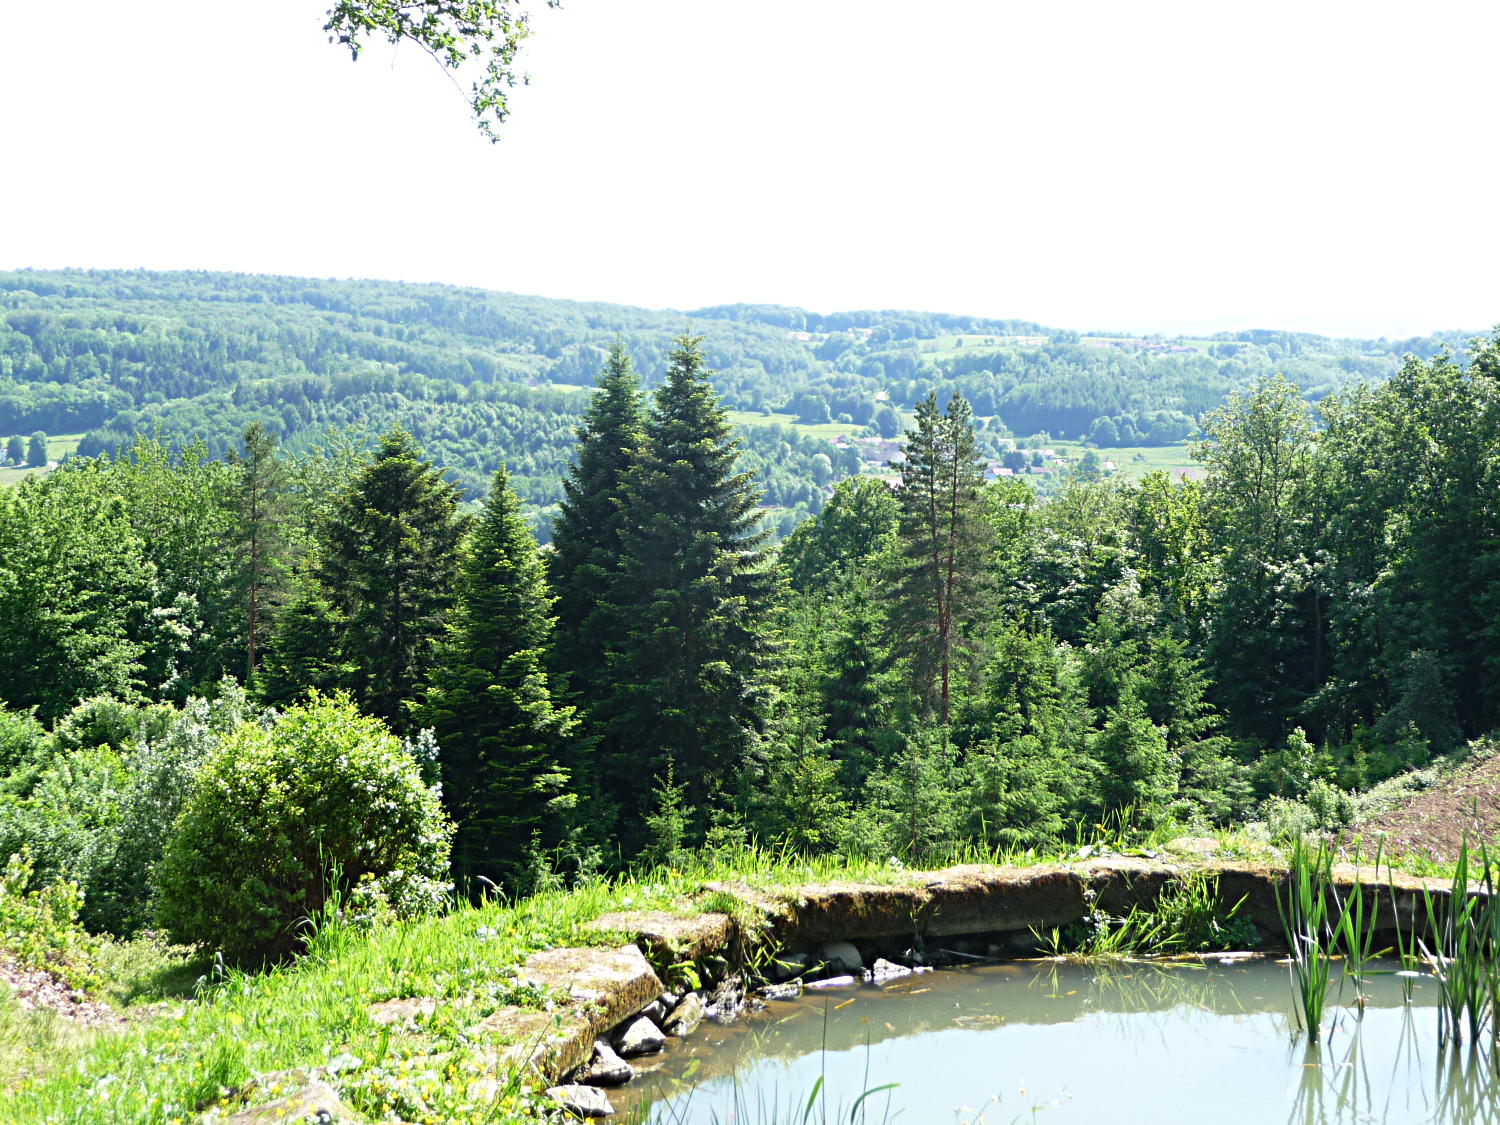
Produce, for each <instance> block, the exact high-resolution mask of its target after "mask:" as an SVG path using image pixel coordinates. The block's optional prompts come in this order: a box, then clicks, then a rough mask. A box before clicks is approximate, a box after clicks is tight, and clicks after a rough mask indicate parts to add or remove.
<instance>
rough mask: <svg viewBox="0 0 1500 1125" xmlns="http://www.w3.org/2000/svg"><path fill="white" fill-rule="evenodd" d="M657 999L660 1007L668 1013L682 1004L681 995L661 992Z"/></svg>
mask: <svg viewBox="0 0 1500 1125" xmlns="http://www.w3.org/2000/svg"><path fill="white" fill-rule="evenodd" d="M657 999H658V1000H660V1001H661V1002H662V1006H663V1007H664V1008H666V1009H667V1011H669V1012H670V1011H671V1010H672V1009H673V1008H675V1007H677V1005H678V1004H679V1003H681V1002H682V993H680V992H663V993H662V994H661V995H660V996H658V997H657Z"/></svg>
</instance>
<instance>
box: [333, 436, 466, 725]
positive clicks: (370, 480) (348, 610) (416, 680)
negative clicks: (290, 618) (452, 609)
mask: <svg viewBox="0 0 1500 1125" xmlns="http://www.w3.org/2000/svg"><path fill="white" fill-rule="evenodd" d="M466 525H467V520H466V519H465V518H464V517H463V516H462V515H461V514H460V513H459V510H458V490H457V489H456V488H455V487H454V486H453V485H451V484H449V483H448V482H447V481H445V480H444V479H443V475H442V473H441V472H440V471H439V470H438V469H437V468H435V467H434V466H433V465H432V464H431V462H428V461H425V460H423V458H422V451H421V449H420V448H419V447H418V446H417V443H416V441H415V440H414V439H413V438H412V436H411V435H410V434H408V433H406V432H405V431H404V430H401V429H395V430H392V431H391V432H390V433H388V434H386V435H385V436H384V437H383V438H381V439H380V444H379V446H378V447H377V448H376V451H375V456H374V457H373V458H372V459H371V460H370V461H369V463H368V464H366V465H365V466H364V467H363V468H362V469H360V471H359V472H358V473H357V474H355V477H354V479H353V480H352V481H351V482H350V485H349V487H348V488H347V489H346V490H345V491H344V493H343V494H342V495H341V496H340V497H339V498H338V501H337V502H336V504H335V505H334V510H333V513H332V515H331V517H330V519H329V521H328V526H327V528H326V530H325V533H324V536H323V539H324V542H323V543H322V544H321V549H320V550H319V573H318V577H319V579H320V581H321V583H322V585H323V587H324V589H325V590H326V591H327V593H328V596H329V600H330V601H331V602H332V603H333V605H334V606H335V607H336V609H337V610H338V611H339V613H340V615H341V617H342V619H343V636H342V645H341V646H340V647H341V650H342V651H341V655H342V657H343V663H344V665H345V667H346V668H347V676H348V682H347V683H344V684H342V685H341V686H344V687H347V688H349V690H350V691H352V692H353V694H354V697H355V698H356V699H357V700H359V702H360V704H361V705H362V706H363V707H364V708H365V709H366V710H367V711H370V712H371V713H373V714H375V715H379V716H380V717H381V718H382V719H385V720H386V722H388V723H390V724H391V726H392V727H393V728H394V729H396V730H398V731H401V730H407V729H409V727H410V722H409V718H410V717H409V715H408V710H409V709H410V707H411V706H412V705H413V704H414V703H415V702H416V701H417V700H418V699H420V697H421V694H422V691H423V689H424V687H425V685H426V678H427V668H428V665H429V663H430V661H431V658H432V651H433V648H434V646H435V645H436V644H437V641H438V639H439V638H440V637H441V636H442V632H443V628H444V624H445V617H446V614H447V612H448V609H449V606H450V605H451V604H452V600H453V583H454V578H455V576H456V572H457V565H458V550H459V544H460V542H461V540H462V539H463V535H464V531H465V528H466Z"/></svg>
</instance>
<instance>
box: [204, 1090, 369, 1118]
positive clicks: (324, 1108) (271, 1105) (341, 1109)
mask: <svg viewBox="0 0 1500 1125" xmlns="http://www.w3.org/2000/svg"><path fill="white" fill-rule="evenodd" d="M204 1120H205V1122H207V1121H208V1120H209V1119H207V1118H205V1119H204ZM212 1120H213V1121H214V1125H293V1123H296V1125H305V1123H306V1122H308V1121H310V1120H316V1121H322V1122H327V1123H328V1125H363V1122H364V1118H363V1117H361V1116H360V1115H359V1114H357V1113H355V1112H354V1111H353V1110H352V1109H350V1108H349V1107H348V1106H346V1105H345V1104H344V1103H343V1101H341V1100H340V1098H339V1096H338V1094H337V1093H335V1092H334V1090H333V1087H331V1086H329V1085H328V1084H327V1083H326V1082H310V1083H308V1084H307V1085H306V1086H303V1087H302V1088H301V1089H300V1090H297V1091H296V1092H294V1093H291V1094H288V1095H287V1096H286V1097H283V1098H277V1099H276V1100H275V1101H273V1102H266V1103H265V1104H264V1105H258V1106H252V1107H251V1108H249V1109H245V1110H241V1111H240V1112H238V1113H235V1114H232V1115H230V1116H228V1117H218V1118H214V1119H212Z"/></svg>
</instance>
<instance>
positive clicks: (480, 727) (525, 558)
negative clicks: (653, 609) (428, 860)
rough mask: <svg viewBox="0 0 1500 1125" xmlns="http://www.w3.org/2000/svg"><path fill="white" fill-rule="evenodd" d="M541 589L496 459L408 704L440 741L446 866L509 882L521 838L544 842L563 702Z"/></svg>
mask: <svg viewBox="0 0 1500 1125" xmlns="http://www.w3.org/2000/svg"><path fill="white" fill-rule="evenodd" d="M551 606H552V595H551V594H550V592H549V591H548V589H547V584H546V580H545V578H544V576H543V570H542V562H541V559H540V557H539V555H538V552H537V548H536V542H535V541H534V540H533V539H532V537H531V532H530V530H529V529H528V527H527V525H526V521H525V519H524V518H523V517H522V515H521V504H520V501H519V500H517V499H516V495H515V493H514V492H512V491H511V488H510V481H509V478H508V476H507V475H506V471H505V470H504V469H503V468H502V469H501V470H500V471H499V472H497V473H496V474H495V479H494V483H493V485H492V486H491V488H490V495H489V500H488V503H487V504H486V506H485V510H484V514H483V516H482V517H480V520H479V523H478V525H477V526H476V527H475V529H474V533H473V536H472V537H471V539H470V541H469V543H468V545H467V547H466V550H465V552H464V557H463V562H462V564H461V570H460V575H459V580H458V588H457V604H456V606H455V610H454V614H453V620H452V623H451V625H450V626H449V629H448V635H447V639H446V641H445V643H444V644H443V646H442V648H441V649H440V652H439V657H438V664H437V667H436V669H435V670H434V672H433V678H432V686H431V688H430V690H429V691H428V693H427V699H426V702H425V704H424V705H423V707H422V708H421V709H420V711H419V715H418V717H419V719H420V721H421V722H422V724H423V725H430V726H431V727H432V728H433V730H434V732H435V733H436V735H437V739H438V745H439V746H440V747H441V751H440V756H439V762H440V764H441V769H442V780H443V799H444V801H445V802H446V803H447V805H448V810H449V813H450V815H452V817H453V819H454V821H455V822H456V823H457V825H458V832H457V836H456V837H455V840H454V847H453V867H454V872H455V874H456V875H458V876H459V878H460V881H461V882H462V881H464V880H465V878H466V877H467V878H469V879H472V878H473V877H475V876H483V877H485V878H487V879H491V880H493V881H495V882H497V883H509V884H512V885H514V884H515V882H516V880H517V876H518V875H519V874H520V870H521V864H522V860H523V857H524V848H525V846H526V845H527V844H528V842H530V841H531V840H532V839H533V838H534V837H537V836H541V837H542V838H543V839H544V841H546V842H551V839H550V837H551V833H550V832H549V829H551V828H552V827H553V825H552V824H549V820H551V819H554V818H553V817H552V816H551V813H550V811H549V803H550V801H551V800H552V799H554V798H557V797H559V796H561V795H562V790H563V789H564V787H565V786H566V783H567V774H566V772H564V771H563V769H562V768H561V766H560V760H561V756H562V751H563V744H564V741H565V739H566V738H567V737H568V736H569V735H570V734H571V732H572V730H573V728H574V726H575V725H576V719H575V718H574V714H573V708H571V707H560V706H557V705H556V704H555V703H554V702H553V693H552V684H551V682H550V679H549V677H548V673H547V667H546V664H547V656H548V647H549V644H550V642H551V640H552V630H553V619H552V617H551V616H550V615H549V611H550V609H551Z"/></svg>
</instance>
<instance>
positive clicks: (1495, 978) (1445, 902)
mask: <svg viewBox="0 0 1500 1125" xmlns="http://www.w3.org/2000/svg"><path fill="white" fill-rule="evenodd" d="M1479 863H1480V868H1479V872H1478V876H1479V877H1478V879H1477V880H1474V879H1472V878H1471V877H1472V876H1473V875H1474V874H1475V872H1474V869H1473V867H1472V864H1471V859H1470V852H1469V848H1468V845H1467V844H1464V845H1463V846H1461V847H1460V848H1459V853H1458V862H1457V863H1456V864H1455V866H1454V871H1453V881H1452V883H1451V885H1450V886H1449V888H1448V894H1447V896H1446V898H1444V897H1442V896H1438V895H1434V894H1433V893H1432V892H1431V891H1430V890H1429V889H1427V888H1426V887H1424V888H1423V889H1422V897H1423V905H1424V907H1425V908H1426V917H1427V934H1426V936H1425V937H1422V938H1418V939H1417V944H1418V946H1419V948H1420V949H1421V951H1422V956H1423V958H1424V959H1425V960H1426V961H1427V963H1428V964H1429V965H1430V966H1431V968H1432V973H1433V976H1434V977H1435V978H1436V979H1437V984H1438V997H1439V1003H1438V1020H1439V1023H1438V1040H1439V1042H1441V1043H1453V1044H1454V1045H1457V1044H1460V1043H1462V1042H1463V1041H1464V1039H1465V1037H1466V1036H1467V1039H1468V1041H1469V1042H1470V1043H1478V1042H1479V1041H1480V1039H1481V1038H1482V1037H1483V1035H1484V1031H1485V1028H1486V1027H1488V1028H1489V1030H1490V1037H1491V1040H1492V1042H1494V1043H1495V1044H1496V1045H1497V1046H1500V1024H1497V1011H1500V964H1497V962H1496V955H1497V953H1500V903H1497V902H1496V899H1495V882H1496V880H1495V869H1494V865H1493V864H1492V863H1491V861H1490V855H1489V851H1488V849H1487V848H1485V847H1483V846H1482V845H1481V847H1480V849H1479ZM1476 881H1477V882H1478V883H1479V884H1480V885H1481V887H1482V893H1481V894H1473V893H1471V892H1470V886H1471V883H1472V882H1476Z"/></svg>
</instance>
